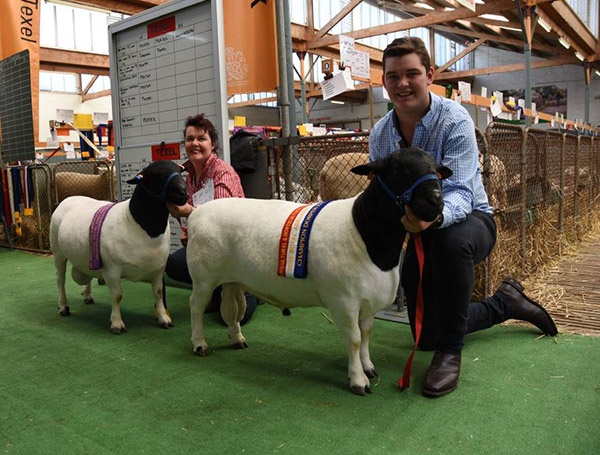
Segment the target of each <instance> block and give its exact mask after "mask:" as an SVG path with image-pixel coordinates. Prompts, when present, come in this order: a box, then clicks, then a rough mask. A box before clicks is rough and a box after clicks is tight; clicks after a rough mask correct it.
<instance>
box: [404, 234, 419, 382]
mask: <svg viewBox="0 0 600 455" xmlns="http://www.w3.org/2000/svg"><path fill="white" fill-rule="evenodd" d="M412 237H413V240H414V242H415V251H416V252H417V259H418V260H419V287H418V288H417V311H416V317H415V319H416V320H415V331H416V333H415V347H414V348H413V350H412V352H411V354H410V357H409V358H408V360H407V361H406V365H405V366H404V375H403V376H402V377H401V378H400V379H398V385H399V386H400V389H401V390H404V389H408V388H409V387H410V368H411V366H412V361H413V357H414V355H415V351H416V350H417V346H418V345H419V338H420V337H421V328H422V326H423V262H424V257H425V254H424V253H423V241H422V239H421V234H419V233H416V234H412Z"/></svg>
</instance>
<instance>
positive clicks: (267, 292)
mask: <svg viewBox="0 0 600 455" xmlns="http://www.w3.org/2000/svg"><path fill="white" fill-rule="evenodd" d="M353 172H355V173H358V174H360V175H367V174H374V175H377V176H379V178H380V179H381V181H383V182H385V185H386V186H387V187H388V189H389V191H391V192H392V193H393V194H394V195H402V194H404V193H405V192H406V191H407V190H408V189H409V188H410V187H411V185H412V184H413V183H414V182H415V181H417V180H418V179H419V178H420V177H421V176H423V175H427V174H440V178H445V177H448V176H449V175H450V174H451V172H450V170H449V169H448V168H445V167H437V166H436V163H435V161H434V160H433V158H432V157H431V156H430V155H429V154H428V153H427V152H425V151H423V150H421V149H414V148H412V149H405V150H402V151H399V152H396V153H393V154H391V155H390V156H388V157H386V158H384V159H382V160H379V161H376V162H373V163H369V164H365V165H362V166H358V167H356V168H354V169H353ZM381 181H380V180H379V179H373V180H372V181H371V182H370V184H369V186H368V187H367V189H366V190H365V191H364V192H363V193H361V194H360V195H358V196H357V197H355V198H351V199H343V200H338V201H333V202H331V203H330V204H328V205H327V206H326V207H323V209H322V210H321V212H320V214H319V216H318V217H317V218H316V219H315V220H314V225H313V230H312V234H311V240H310V245H309V256H310V271H309V273H308V275H307V277H306V279H304V280H293V279H288V278H285V277H282V276H279V275H277V273H276V271H277V270H278V260H279V247H280V244H279V240H280V234H281V231H282V226H283V225H284V223H285V221H286V219H287V218H288V216H289V215H290V213H292V212H293V211H294V210H296V209H297V208H298V207H301V206H300V204H295V203H293V202H287V201H280V200H256V199H219V200H216V201H212V202H209V203H207V204H204V205H202V206H201V207H199V208H198V209H196V210H194V212H193V213H192V215H191V216H190V218H189V220H188V235H189V242H188V249H187V261H188V267H189V272H190V275H191V277H192V281H193V291H192V296H191V298H190V310H191V322H192V338H191V341H192V347H193V350H194V353H195V354H197V355H200V356H206V355H207V354H208V350H207V343H206V340H205V337H204V324H203V315H204V310H205V309H206V306H207V304H208V302H209V301H210V298H211V295H212V292H213V289H215V288H216V287H217V286H219V285H223V293H222V303H221V315H222V316H223V319H224V320H225V322H226V323H227V325H228V326H229V336H230V338H231V340H232V342H233V345H234V347H236V348H245V347H247V344H246V340H245V338H244V336H243V335H242V333H241V329H240V324H239V321H240V320H241V318H242V316H243V315H244V311H245V306H246V302H245V299H244V294H243V289H246V290H248V292H250V293H252V294H254V295H256V296H258V297H260V298H261V299H263V300H265V301H267V302H269V303H271V304H273V305H275V306H278V307H280V308H292V307H311V306H324V307H326V308H328V309H329V311H330V312H331V315H332V317H333V320H334V322H335V323H336V325H337V326H338V328H339V330H340V332H341V333H342V336H343V337H344V339H345V341H346V346H347V349H348V356H349V365H348V374H349V377H350V389H351V390H352V392H354V393H357V394H359V395H364V394H365V393H368V392H370V391H371V388H370V383H369V378H373V377H375V376H376V375H377V372H376V371H375V367H374V366H373V363H372V362H371V359H370V356H369V347H368V346H369V336H370V332H371V328H372V325H373V317H374V315H375V313H376V312H377V311H380V310H382V309H384V308H386V307H387V306H389V305H390V304H391V303H392V302H393V300H394V298H395V296H396V290H397V289H398V281H399V273H398V265H399V262H400V248H401V246H402V241H403V240H404V236H405V234H406V232H405V230H404V228H403V225H402V223H401V221H400V219H401V217H402V215H403V214H404V206H403V205H402V204H400V205H398V204H397V203H396V200H395V199H394V198H392V197H390V195H388V193H387V192H386V190H385V189H384V188H383V186H382V184H381ZM407 204H408V205H409V206H410V207H411V209H412V210H413V211H414V212H415V214H416V215H417V216H418V217H419V218H421V219H423V220H434V219H435V218H436V217H437V216H438V215H439V214H440V213H441V211H442V209H443V198H442V191H441V184H440V181H439V179H437V178H436V179H431V180H426V181H424V182H422V183H420V184H419V185H418V186H416V187H415V188H414V189H413V190H412V195H411V198H410V201H408V202H407Z"/></svg>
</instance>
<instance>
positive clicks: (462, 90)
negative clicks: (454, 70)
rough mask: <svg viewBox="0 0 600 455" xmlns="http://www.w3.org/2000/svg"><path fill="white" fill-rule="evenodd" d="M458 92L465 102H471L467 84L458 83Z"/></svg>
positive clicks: (469, 89)
mask: <svg viewBox="0 0 600 455" xmlns="http://www.w3.org/2000/svg"><path fill="white" fill-rule="evenodd" d="M458 91H459V92H460V97H461V98H462V99H463V100H465V101H471V84H469V83H468V82H463V81H458Z"/></svg>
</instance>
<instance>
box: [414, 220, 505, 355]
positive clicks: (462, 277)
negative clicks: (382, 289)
mask: <svg viewBox="0 0 600 455" xmlns="http://www.w3.org/2000/svg"><path fill="white" fill-rule="evenodd" d="M421 237H422V239H423V249H424V252H425V262H424V266H423V300H424V314H423V327H422V330H421V338H420V341H419V346H420V347H421V348H422V349H425V350H432V349H437V350H440V351H442V352H445V353H449V354H458V353H460V352H461V350H462V348H463V346H464V339H465V335H466V334H467V333H471V332H475V331H477V330H482V329H486V328H488V327H491V326H493V325H495V324H498V323H500V322H503V321H505V320H507V319H510V318H511V317H512V308H511V306H510V304H507V303H506V302H504V301H502V300H501V299H500V298H499V297H497V296H491V297H488V298H485V299H483V300H482V301H481V302H471V296H472V293H473V286H474V282H475V265H476V264H478V263H479V262H481V261H483V260H484V259H485V258H486V257H487V256H488V255H489V254H490V253H491V251H492V249H493V248H494V245H495V243H496V223H495V222H494V218H493V216H492V215H489V214H487V213H483V212H473V213H471V214H470V215H469V216H467V219H466V220H465V221H463V222H462V223H458V224H453V225H451V226H448V227H447V228H445V229H431V230H427V231H423V232H422V233H421ZM418 285H419V266H418V260H417V255H416V252H415V246H414V242H413V239H411V240H410V241H409V242H408V247H407V250H406V253H405V258H404V262H403V264H402V287H403V288H404V292H405V294H406V299H407V310H408V316H409V319H410V327H411V330H412V333H413V337H414V336H415V308H416V301H417V287H418Z"/></svg>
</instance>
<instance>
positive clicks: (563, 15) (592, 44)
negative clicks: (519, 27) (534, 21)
mask: <svg viewBox="0 0 600 455" xmlns="http://www.w3.org/2000/svg"><path fill="white" fill-rule="evenodd" d="M540 9H541V10H542V12H543V13H546V15H547V16H548V18H549V19H551V20H553V21H554V23H555V25H556V26H557V27H558V28H560V29H562V31H563V32H564V33H565V32H566V34H567V36H568V37H569V38H570V39H571V40H573V41H575V42H576V43H577V44H578V45H579V46H580V47H582V48H583V52H582V51H581V50H580V51H579V52H581V53H582V54H584V55H585V54H593V53H594V52H595V50H596V46H597V45H598V40H597V39H596V38H595V37H594V35H593V34H592V33H591V32H590V31H589V30H588V28H587V27H586V26H585V24H584V23H583V22H582V21H581V19H580V18H579V16H578V15H577V14H576V13H575V12H574V11H573V10H572V9H571V7H570V6H569V5H568V4H567V3H563V2H561V1H554V2H552V3H551V4H548V5H544V6H543V7H538V8H536V11H537V10H540ZM538 13H539V11H538ZM540 16H541V14H540ZM542 18H543V19H544V20H546V18H544V17H542Z"/></svg>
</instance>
